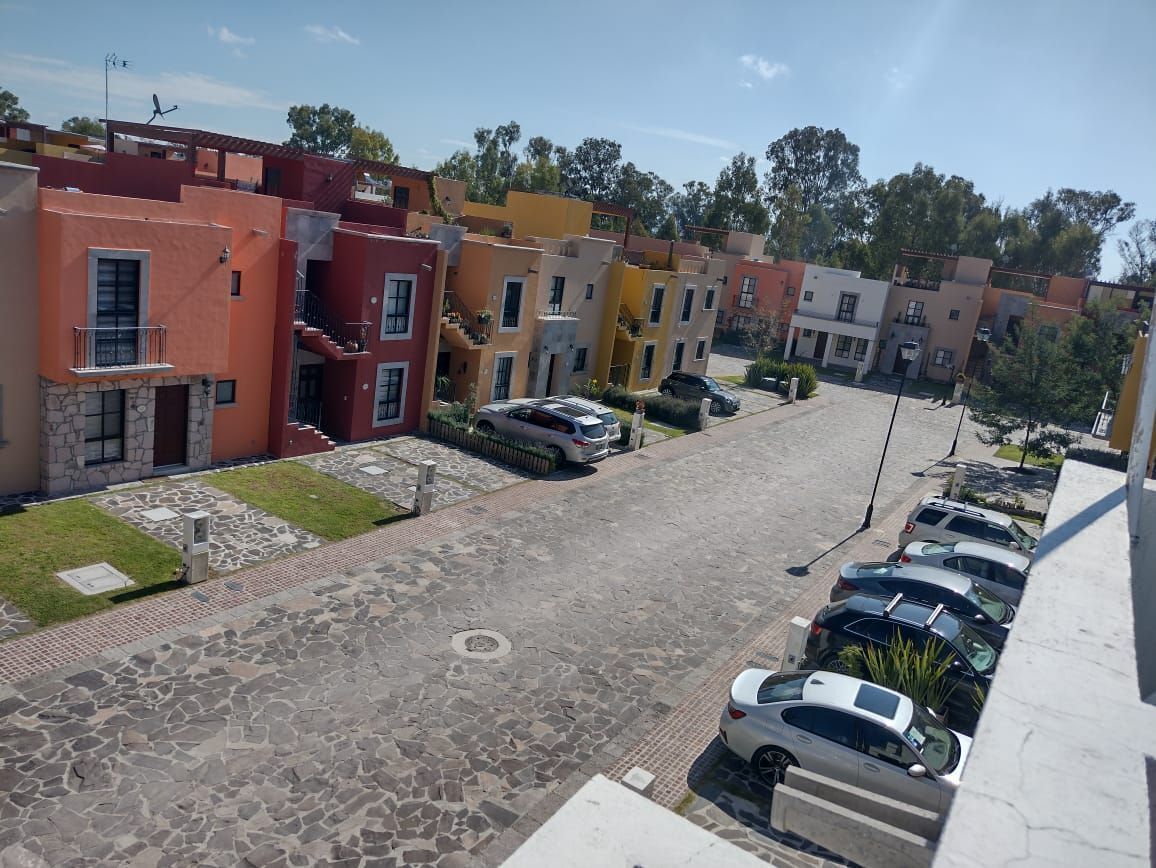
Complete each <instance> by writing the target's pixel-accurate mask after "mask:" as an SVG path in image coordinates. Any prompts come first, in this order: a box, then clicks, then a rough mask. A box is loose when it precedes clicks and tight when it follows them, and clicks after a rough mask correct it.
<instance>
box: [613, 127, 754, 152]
mask: <svg viewBox="0 0 1156 868" xmlns="http://www.w3.org/2000/svg"><path fill="white" fill-rule="evenodd" d="M625 126H626V128H627V129H628V130H634V131H635V132H639V133H646V134H647V135H648V136H661V137H662V138H664V139H677V140H678V141H680V142H692V143H694V144H696V145H709V146H710V147H712V148H725V149H727V150H732V151H737V150H739V146H738V145H736V144H735V143H734V142H732V141H729V140H727V139H719V138H716V137H714V136H704V135H702V134H701V133H692V132H688V131H687V130H676V129H673V128H671V127H641V126H636V125H634V124H626V125H625Z"/></svg>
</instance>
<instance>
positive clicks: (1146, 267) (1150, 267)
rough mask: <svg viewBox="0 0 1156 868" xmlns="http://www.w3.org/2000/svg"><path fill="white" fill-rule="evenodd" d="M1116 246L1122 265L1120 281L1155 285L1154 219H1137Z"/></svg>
mask: <svg viewBox="0 0 1156 868" xmlns="http://www.w3.org/2000/svg"><path fill="white" fill-rule="evenodd" d="M1117 248H1118V249H1119V251H1120V259H1121V260H1122V261H1123V265H1124V270H1123V272H1122V273H1121V274H1120V282H1121V283H1132V284H1136V285H1137V286H1156V220H1137V221H1136V222H1135V223H1133V224H1132V226H1131V228H1129V229H1128V237H1127V238H1122V239H1120V241H1119V242H1117Z"/></svg>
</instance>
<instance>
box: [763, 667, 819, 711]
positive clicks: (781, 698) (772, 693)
mask: <svg viewBox="0 0 1156 868" xmlns="http://www.w3.org/2000/svg"><path fill="white" fill-rule="evenodd" d="M810 677H811V673H810V672H779V673H776V674H775V675H771V676H768V677H767V679H766V680H765V681H763V683H762V684H760V685H759V693H758V700H759V704H760V705H766V704H767V703H768V702H794V701H795V700H798V699H802V698H803V685H804V684H806V683H807V679H808V678H810Z"/></svg>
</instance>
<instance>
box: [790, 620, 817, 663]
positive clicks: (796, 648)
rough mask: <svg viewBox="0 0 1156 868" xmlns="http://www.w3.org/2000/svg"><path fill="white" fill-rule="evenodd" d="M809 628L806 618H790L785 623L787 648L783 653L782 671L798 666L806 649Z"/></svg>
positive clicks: (809, 624) (809, 623)
mask: <svg viewBox="0 0 1156 868" xmlns="http://www.w3.org/2000/svg"><path fill="white" fill-rule="evenodd" d="M810 629H811V622H810V621H808V620H807V619H806V618H799V617H795V618H792V619H791V623H790V624H789V625H787V650H786V653H784V654H783V671H787V670H795V669H798V668H799V666H800V664H801V663H802V661H803V654H804V653H805V652H806V650H807V632H808V631H809V630H810ZM813 662H814V661H812V663H813Z"/></svg>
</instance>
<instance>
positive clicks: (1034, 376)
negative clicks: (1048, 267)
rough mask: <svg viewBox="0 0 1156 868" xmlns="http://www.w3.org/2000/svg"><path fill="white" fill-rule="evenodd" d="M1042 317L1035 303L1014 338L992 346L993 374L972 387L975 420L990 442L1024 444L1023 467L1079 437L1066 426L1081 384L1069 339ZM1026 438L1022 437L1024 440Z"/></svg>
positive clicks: (982, 434)
mask: <svg viewBox="0 0 1156 868" xmlns="http://www.w3.org/2000/svg"><path fill="white" fill-rule="evenodd" d="M1054 328H1055V327H1054V326H1051V327H1049V326H1048V325H1047V324H1046V323H1043V322H1041V321H1040V320H1039V316H1038V308H1037V307H1036V306H1035V305H1033V306H1032V308H1031V309H1030V310H1029V312H1028V316H1027V318H1026V319H1025V320H1024V323H1023V326H1022V327H1021V328H1020V329H1019V331H1018V333H1017V335H1016V338H1017V341H1016V342H1013V340H1012V338H1011V337H1010V336H1009V337H1008V338H1006V339H1005V340H1004V342H1003V344H1002V345H1001V346H998V347H992V349H991V352H992V366H991V376H990V381H989V382H988V383H979V384H977V385H976V386H975V388H974V389H973V391H972V399H971V418H972V421H974V422H975V423H976V424H977V425H979V426H980V428H982V429H983V430H982V431H980V432H978V433H977V435H976V436H978V437H979V439H980V441H981V442H983V443H986V444H987V445H989V446H1003V445H1005V444H1012V443H1019V445H1020V449H1021V450H1022V455H1021V456H1020V466H1019V469H1020V470H1021V471H1022V470H1023V466H1024V461H1025V460H1026V459H1027V456H1028V455H1035V456H1037V457H1039V458H1047V457H1049V456H1051V455H1053V454H1054V453H1055V452H1056V451H1057V450H1058V449H1064V448H1067V447H1068V446H1069V445H1071V443H1072V442H1073V441H1074V440H1075V436H1074V435H1073V434H1070V433H1069V432H1067V431H1065V430H1063V428H1062V427H1058V426H1064V425H1066V424H1068V423H1069V422H1071V421H1072V419H1073V418H1074V415H1075V411H1076V409H1077V408H1076V407H1075V406H1074V399H1075V392H1076V390H1077V388H1078V387H1077V386H1076V384H1075V382H1074V380H1073V376H1072V373H1073V362H1072V358H1071V354H1070V350H1069V348H1068V346H1067V345H1066V343H1065V342H1063V341H1057V340H1056V339H1055V336H1054V334H1053V333H1052V331H1051V330H1052V329H1054ZM1021 437H1022V440H1021Z"/></svg>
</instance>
